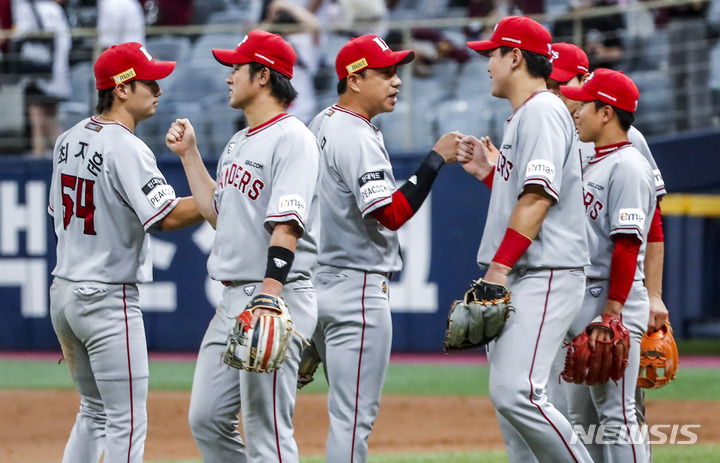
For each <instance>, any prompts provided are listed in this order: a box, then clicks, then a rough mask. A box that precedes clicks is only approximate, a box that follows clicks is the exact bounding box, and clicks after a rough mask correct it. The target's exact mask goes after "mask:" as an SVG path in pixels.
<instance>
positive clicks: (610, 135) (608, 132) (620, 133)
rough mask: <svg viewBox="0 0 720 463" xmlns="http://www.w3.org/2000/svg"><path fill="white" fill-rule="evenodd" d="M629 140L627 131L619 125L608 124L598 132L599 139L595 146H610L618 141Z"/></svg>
mask: <svg viewBox="0 0 720 463" xmlns="http://www.w3.org/2000/svg"><path fill="white" fill-rule="evenodd" d="M626 141H628V136H627V132H625V131H624V130H622V129H621V128H620V126H619V125H612V126H611V125H607V126H605V128H604V129H603V130H602V132H600V133H599V134H598V137H597V140H595V146H596V147H601V146H609V145H615V144H617V143H622V142H626Z"/></svg>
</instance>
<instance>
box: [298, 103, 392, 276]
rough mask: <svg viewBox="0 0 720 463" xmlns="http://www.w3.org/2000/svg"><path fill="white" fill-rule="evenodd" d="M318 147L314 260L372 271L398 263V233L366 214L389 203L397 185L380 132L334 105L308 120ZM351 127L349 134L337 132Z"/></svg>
mask: <svg viewBox="0 0 720 463" xmlns="http://www.w3.org/2000/svg"><path fill="white" fill-rule="evenodd" d="M309 127H310V130H311V131H312V132H313V133H314V134H315V136H316V137H317V139H318V142H319V143H320V148H321V150H322V158H323V162H322V163H321V174H320V180H319V187H318V192H319V195H320V202H321V206H320V210H321V212H320V217H321V224H322V225H321V230H328V231H329V230H332V232H331V233H330V232H328V233H325V232H323V235H322V240H321V241H320V248H319V251H318V263H319V264H321V265H332V266H335V267H344V268H352V269H356V270H372V271H376V272H395V271H398V270H400V268H401V267H402V259H401V256H400V244H399V241H398V237H397V233H396V232H394V231H392V230H389V229H387V228H385V227H384V226H383V225H382V224H381V223H380V222H378V221H377V220H374V219H370V220H367V219H366V217H367V216H368V214H370V213H371V212H372V211H374V210H376V209H378V208H380V207H383V206H385V205H387V204H390V202H391V201H392V194H393V193H394V192H395V190H396V189H397V187H396V184H395V177H394V176H393V171H392V165H391V164H390V156H389V155H388V152H387V150H386V149H385V143H384V142H383V136H382V133H381V132H380V130H378V129H377V128H376V127H375V126H374V125H372V123H370V121H368V120H367V119H365V118H364V117H362V116H360V115H358V114H356V113H353V112H352V111H349V110H347V109H344V108H341V107H339V106H337V105H334V106H331V107H329V108H327V109H326V110H324V111H323V112H321V113H320V114H318V115H317V116H316V117H315V119H313V121H312V122H311V123H310V126H309ZM339 133H342V134H346V133H352V134H353V138H352V139H351V140H349V139H346V138H343V137H338V136H337V134H339Z"/></svg>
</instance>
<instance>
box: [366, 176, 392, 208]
mask: <svg viewBox="0 0 720 463" xmlns="http://www.w3.org/2000/svg"><path fill="white" fill-rule="evenodd" d="M389 195H390V188H389V187H388V186H387V184H386V183H385V182H384V181H381V180H380V181H376V180H373V181H371V182H367V183H365V184H364V185H363V186H362V187H361V188H360V196H362V200H363V204H369V203H371V202H373V201H375V200H377V199H380V198H384V197H386V196H389Z"/></svg>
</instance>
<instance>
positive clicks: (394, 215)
mask: <svg viewBox="0 0 720 463" xmlns="http://www.w3.org/2000/svg"><path fill="white" fill-rule="evenodd" d="M371 214H372V216H373V217H375V218H376V219H377V221H378V222H380V223H381V224H383V225H384V226H385V227H387V228H389V229H390V230H393V231H394V230H397V229H398V228H400V227H401V226H402V225H403V224H404V223H405V222H407V221H408V220H410V218H411V217H412V216H413V210H412V208H411V207H410V203H408V200H407V198H405V195H404V194H403V193H402V191H400V190H395V193H393V195H392V202H391V203H390V204H388V205H387V206H383V207H381V208H379V209H375V210H374V211H372V212H371Z"/></svg>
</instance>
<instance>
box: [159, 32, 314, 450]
mask: <svg viewBox="0 0 720 463" xmlns="http://www.w3.org/2000/svg"><path fill="white" fill-rule="evenodd" d="M212 52H213V55H214V56H215V58H216V59H217V60H218V61H219V62H220V63H221V64H223V65H225V66H229V67H231V68H232V71H231V73H230V75H229V77H228V78H227V83H228V85H229V86H230V93H229V102H230V106H231V107H233V108H235V109H241V110H243V112H244V113H245V116H246V117H247V120H248V124H249V127H248V128H246V129H243V130H241V131H240V132H238V133H236V134H235V135H233V137H232V138H231V139H230V141H229V142H228V143H227V146H226V147H225V149H224V150H223V153H222V155H221V157H220V159H219V162H218V167H217V173H216V179H215V180H213V179H212V178H211V176H210V174H209V173H208V171H207V169H206V168H205V166H204V164H203V161H202V157H201V155H200V153H199V152H198V148H197V143H196V139H195V131H194V129H193V127H192V125H191V124H190V122H189V121H188V120H187V119H178V120H177V121H176V122H174V123H173V124H172V126H171V127H170V129H169V130H168V133H167V135H166V143H167V145H168V147H169V148H170V149H171V150H172V151H174V152H175V153H177V154H178V155H179V156H180V159H181V160H182V163H183V167H184V168H185V172H186V175H187V178H188V182H189V184H190V189H191V190H192V192H193V194H195V195H197V196H196V197H195V200H196V201H197V203H198V208H199V209H200V211H201V213H202V214H203V216H204V217H205V218H206V220H208V222H209V223H210V224H211V225H212V226H213V227H215V229H216V234H215V241H214V243H213V248H212V251H211V253H210V257H209V258H208V272H209V274H210V276H211V277H212V278H213V279H215V280H218V281H222V282H223V284H224V285H225V288H224V291H223V297H222V302H221V303H220V307H219V308H218V309H217V311H216V313H215V316H214V317H213V319H212V320H211V321H210V325H209V326H208V328H207V331H206V333H205V336H204V338H203V340H202V344H201V346H200V352H199V354H198V359H197V365H196V367H195V377H194V378H193V387H192V394H191V398H190V413H189V421H190V430H191V431H192V434H193V437H194V438H195V442H196V443H197V445H198V447H199V448H200V451H201V453H202V456H203V461H205V462H218V463H219V462H229V461H243V462H245V461H246V462H254V463H260V462H262V463H267V462H283V463H288V462H289V463H297V462H298V461H299V456H298V449H297V444H296V442H295V439H294V437H293V424H292V417H293V410H294V406H295V393H296V390H297V389H296V384H297V370H298V361H299V358H300V353H301V349H302V341H301V338H300V337H298V336H294V337H293V339H292V341H291V344H290V347H289V349H288V356H289V358H287V359H286V360H285V361H284V363H283V365H282V368H281V369H279V370H277V371H275V372H273V373H253V372H249V371H245V370H235V369H232V368H229V367H228V366H227V365H225V364H224V363H223V361H222V359H221V357H222V354H223V353H224V352H225V349H226V342H227V338H228V333H229V332H230V331H231V330H232V328H233V325H234V322H235V319H236V318H237V317H238V316H239V315H240V314H241V313H242V312H243V310H244V308H245V306H246V305H247V304H248V302H249V301H250V300H251V299H252V298H253V296H255V295H257V294H261V293H263V294H270V295H272V296H281V297H282V298H283V299H284V300H285V301H286V302H287V305H288V307H289V309H290V312H291V315H292V319H293V321H294V324H295V330H296V331H297V332H298V333H299V334H300V335H301V336H302V337H303V338H306V339H309V338H310V337H311V336H312V334H313V330H314V329H315V324H316V322H317V301H316V296H315V290H314V288H313V285H312V283H311V281H310V276H311V274H310V270H311V267H312V266H313V265H314V264H315V260H316V256H317V252H316V244H315V241H314V238H313V235H312V230H311V229H312V222H313V208H312V207H311V201H312V197H313V192H314V190H315V184H316V181H317V176H318V158H319V153H318V147H317V141H316V140H315V137H314V136H313V134H312V133H311V132H310V131H309V130H308V129H307V127H305V125H304V124H303V123H302V122H300V121H299V120H298V119H296V118H295V117H294V116H290V115H289V114H286V113H285V110H286V108H287V106H288V105H289V104H290V103H291V102H292V101H293V100H294V99H295V97H296V95H297V93H296V91H295V89H294V88H293V86H292V84H291V82H290V79H291V78H292V76H293V66H294V64H295V60H296V55H295V51H294V50H293V48H292V47H291V46H290V45H289V44H288V43H287V42H285V41H284V40H283V39H282V38H281V37H280V36H279V35H276V34H271V33H268V32H264V31H258V30H256V31H251V32H250V33H249V34H248V35H247V36H246V37H245V38H244V39H243V41H242V42H241V43H240V44H239V45H238V46H237V48H235V49H234V50H213V51H212ZM259 312H261V311H259V310H258V311H255V312H254V316H253V321H252V325H253V326H254V324H255V322H256V321H257V318H259V315H260V314H259ZM240 411H242V420H243V430H244V436H245V442H243V441H242V440H241V439H240V433H239V432H238V430H237V425H238V412H240Z"/></svg>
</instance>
